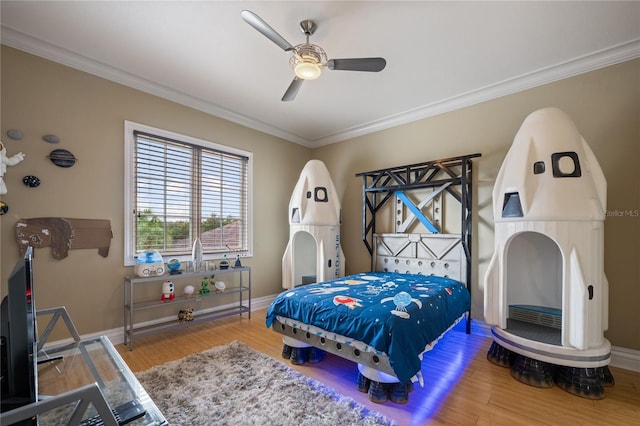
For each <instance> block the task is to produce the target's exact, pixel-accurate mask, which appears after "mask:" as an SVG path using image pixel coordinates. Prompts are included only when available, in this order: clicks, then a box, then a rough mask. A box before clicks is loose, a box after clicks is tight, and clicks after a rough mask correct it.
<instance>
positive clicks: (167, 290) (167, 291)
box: [160, 280, 176, 302]
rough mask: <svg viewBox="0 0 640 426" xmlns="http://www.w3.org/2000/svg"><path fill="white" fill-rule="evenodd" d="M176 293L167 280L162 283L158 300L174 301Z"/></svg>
mask: <svg viewBox="0 0 640 426" xmlns="http://www.w3.org/2000/svg"><path fill="white" fill-rule="evenodd" d="M175 297H176V292H175V290H174V285H173V283H172V282H171V281H169V280H167V281H165V282H164V283H162V296H160V300H162V301H163V302H166V301H167V300H169V301H171V300H173V299H175Z"/></svg>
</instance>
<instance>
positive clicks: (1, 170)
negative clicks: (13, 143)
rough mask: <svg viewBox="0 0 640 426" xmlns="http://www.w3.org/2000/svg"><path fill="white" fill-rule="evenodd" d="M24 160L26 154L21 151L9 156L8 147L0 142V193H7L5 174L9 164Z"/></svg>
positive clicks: (13, 164)
mask: <svg viewBox="0 0 640 426" xmlns="http://www.w3.org/2000/svg"><path fill="white" fill-rule="evenodd" d="M22 160H24V154H23V153H21V152H19V153H17V154H15V155H12V156H11V157H8V156H7V149H6V148H5V147H4V144H3V143H2V142H0V195H3V194H6V193H7V186H6V185H5V184H4V174H5V173H6V172H7V166H15V165H16V164H18V163H19V162H21V161H22Z"/></svg>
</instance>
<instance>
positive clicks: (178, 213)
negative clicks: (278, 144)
mask: <svg viewBox="0 0 640 426" xmlns="http://www.w3.org/2000/svg"><path fill="white" fill-rule="evenodd" d="M127 123H128V124H129V125H128V126H126V127H128V131H129V132H130V138H129V139H130V142H131V145H132V146H131V147H129V150H130V155H131V164H130V166H129V170H130V173H131V177H130V179H126V180H128V183H127V184H128V185H129V186H130V188H129V189H128V191H126V192H128V193H129V194H130V196H129V198H130V199H129V200H128V201H129V213H130V215H131V218H130V221H129V228H130V232H129V234H130V236H129V237H128V239H129V240H130V241H129V245H130V250H126V249H125V252H127V251H128V252H129V262H130V261H131V260H133V259H134V258H135V256H136V255H137V254H138V253H140V252H141V251H143V250H145V249H155V250H158V251H159V252H160V253H161V254H162V255H163V256H165V257H166V256H175V257H180V256H181V255H182V256H190V254H191V249H192V247H193V242H194V241H195V238H197V237H199V238H200V241H201V243H202V248H203V252H204V253H205V256H206V255H207V254H209V255H211V256H208V257H218V256H222V255H224V254H227V255H235V254H242V255H249V254H250V251H251V244H250V242H251V236H250V230H251V227H250V208H249V192H250V191H249V190H250V165H251V164H250V159H251V157H250V153H244V152H241V151H238V150H235V149H231V148H229V149H225V148H226V147H222V146H220V145H217V144H213V143H211V142H206V141H200V140H197V139H193V138H189V137H186V136H181V135H176V134H172V133H169V132H166V131H161V130H157V129H155V130H156V131H153V130H154V129H148V128H145V130H140V129H139V128H140V127H146V126H142V125H137V126H135V125H134V123H129V122H127ZM150 130H151V131H150ZM125 139H126V138H125ZM125 189H127V188H125ZM125 244H127V243H125ZM125 257H127V253H125ZM125 263H127V262H125Z"/></svg>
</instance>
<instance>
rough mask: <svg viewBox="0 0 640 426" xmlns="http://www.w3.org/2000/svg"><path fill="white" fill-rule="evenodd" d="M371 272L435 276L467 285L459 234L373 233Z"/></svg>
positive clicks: (464, 260) (462, 248) (465, 264)
mask: <svg viewBox="0 0 640 426" xmlns="http://www.w3.org/2000/svg"><path fill="white" fill-rule="evenodd" d="M373 263H374V265H373V267H374V271H379V272H398V273H408V274H422V275H438V276H441V277H448V278H452V279H454V280H458V281H460V282H461V283H464V284H467V282H466V281H467V280H466V278H467V271H466V266H467V262H466V258H465V254H464V247H463V245H462V238H461V236H460V235H459V234H404V233H402V234H375V235H374V250H373Z"/></svg>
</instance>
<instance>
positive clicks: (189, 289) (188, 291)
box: [184, 285, 195, 299]
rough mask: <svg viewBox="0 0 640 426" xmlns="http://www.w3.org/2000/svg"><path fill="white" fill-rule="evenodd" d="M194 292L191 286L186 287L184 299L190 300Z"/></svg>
mask: <svg viewBox="0 0 640 426" xmlns="http://www.w3.org/2000/svg"><path fill="white" fill-rule="evenodd" d="M194 291H195V288H193V286H192V285H188V286H186V287H185V288H184V297H186V298H187V299H190V298H192V297H193V292H194Z"/></svg>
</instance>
